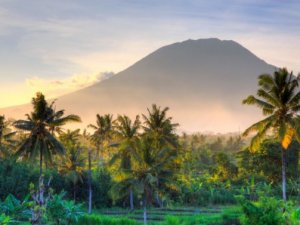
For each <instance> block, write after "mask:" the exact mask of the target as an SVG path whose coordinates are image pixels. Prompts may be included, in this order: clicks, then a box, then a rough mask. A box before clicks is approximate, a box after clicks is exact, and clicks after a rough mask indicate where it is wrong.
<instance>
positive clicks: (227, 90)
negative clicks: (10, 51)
mask: <svg viewBox="0 0 300 225" xmlns="http://www.w3.org/2000/svg"><path fill="white" fill-rule="evenodd" d="M274 69H275V67H273V66H271V65H269V64H267V63H265V62H264V61H263V60H261V59H259V58H257V57H256V56H255V55H254V54H252V53H251V52H250V51H248V50H247V49H245V48H244V47H242V46H241V45H239V44H238V43H236V42H234V41H221V40H219V39H200V40H187V41H184V42H180V43H175V44H172V45H168V46H165V47H162V48H160V49H158V50H157V51H155V52H153V53H152V54H150V55H148V56H146V57H145V58H143V59H142V60H140V61H138V62H137V63H135V64H134V65H132V66H130V67H129V68H128V69H126V70H124V71H122V72H120V73H119V74H117V75H115V76H113V77H111V78H110V79H107V80H105V81H103V82H101V83H98V84H95V85H93V86H91V87H88V88H85V89H83V90H80V91H77V92H74V93H72V94H69V95H66V96H62V97H61V98H59V100H58V101H57V104H58V107H61V108H65V109H66V110H67V111H68V112H69V113H78V114H79V115H81V116H82V119H83V121H84V122H85V124H87V123H91V122H93V121H94V118H95V114H96V113H100V114H103V113H113V114H124V113H125V114H129V115H130V116H134V115H135V114H137V113H145V112H146V108H147V107H150V106H151V104H152V103H156V104H158V105H161V106H163V107H164V106H169V107H170V115H171V116H173V117H174V120H175V121H176V122H179V123H180V125H181V129H183V130H187V131H215V132H227V131H238V130H239V129H244V128H245V127H246V126H248V125H249V124H250V123H252V122H254V121H255V120H256V119H258V117H259V112H258V111H257V110H254V109H251V107H247V106H243V105H241V100H242V99H243V98H245V97H246V96H247V95H249V94H251V93H254V92H255V90H256V85H257V76H258V75H260V74H262V73H272V72H273V71H274ZM10 110H15V111H16V108H13V109H10ZM18 111H20V112H21V111H24V110H23V108H22V107H21V109H18ZM5 112H6V113H8V114H9V110H5ZM23 114H24V112H23ZM11 115H13V114H11Z"/></svg>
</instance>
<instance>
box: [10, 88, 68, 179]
mask: <svg viewBox="0 0 300 225" xmlns="http://www.w3.org/2000/svg"><path fill="white" fill-rule="evenodd" d="M32 105H33V112H32V113H31V114H30V115H29V114H27V115H26V117H27V120H17V121H15V122H14V126H15V128H17V129H19V130H21V131H25V132H27V133H29V135H28V137H27V138H26V139H25V140H24V142H23V143H22V144H21V145H20V147H19V148H18V149H17V153H16V155H17V156H18V157H22V158H23V159H31V160H33V159H35V158H36V157H37V156H39V161H40V162H39V164H40V177H41V176H42V173H43V162H45V161H46V162H50V163H51V162H52V156H53V155H55V154H59V155H63V154H64V153H65V150H64V147H63V145H62V144H61V143H60V142H59V141H58V140H57V139H56V137H55V136H54V135H53V134H52V132H51V128H53V127H54V126H57V127H58V126H61V123H60V121H59V120H60V119H61V116H54V114H53V105H52V104H51V106H49V105H48V103H47V101H46V100H45V96H44V95H43V94H42V93H37V94H36V97H35V98H33V99H32ZM60 112H61V111H60ZM60 114H61V113H60ZM57 118H58V120H56V119H57Z"/></svg>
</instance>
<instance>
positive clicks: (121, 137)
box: [110, 115, 141, 210]
mask: <svg viewBox="0 0 300 225" xmlns="http://www.w3.org/2000/svg"><path fill="white" fill-rule="evenodd" d="M140 124H141V122H140V119H139V116H136V118H135V120H134V121H131V119H130V118H129V117H128V116H125V115H124V116H118V118H117V120H115V121H114V133H115V135H116V138H117V140H118V141H119V142H118V143H117V144H115V145H116V146H117V147H118V152H117V153H116V154H115V155H114V156H113V157H112V159H111V161H110V164H111V165H112V164H114V163H116V161H120V163H119V168H118V172H119V173H127V172H129V171H130V169H131V164H132V153H133V148H134V144H135V142H136V140H137V139H138V135H139V133H138V131H139V128H140ZM127 187H128V188H129V196H130V198H129V199H130V208H131V210H133V209H134V204H133V188H132V186H131V185H130V183H128V185H127Z"/></svg>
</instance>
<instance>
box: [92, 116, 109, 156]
mask: <svg viewBox="0 0 300 225" xmlns="http://www.w3.org/2000/svg"><path fill="white" fill-rule="evenodd" d="M96 118H97V120H96V125H93V124H90V125H89V126H88V127H89V128H92V129H93V130H94V133H93V134H92V135H91V140H92V142H93V143H94V145H95V147H96V151H97V157H99V155H100V150H102V148H103V146H104V142H105V141H109V140H110V138H111V134H112V130H113V124H112V123H113V122H112V121H113V116H112V115H111V114H105V115H104V116H100V115H99V114H97V115H96Z"/></svg>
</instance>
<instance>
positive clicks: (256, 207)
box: [241, 198, 285, 225]
mask: <svg viewBox="0 0 300 225" xmlns="http://www.w3.org/2000/svg"><path fill="white" fill-rule="evenodd" d="M241 206H242V211H243V215H242V217H241V222H242V224H243V225H282V224H283V223H284V222H285V219H284V217H283V203H282V201H279V200H277V199H275V198H261V199H260V200H259V201H258V202H256V203H253V202H251V201H249V200H246V199H243V200H241Z"/></svg>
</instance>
